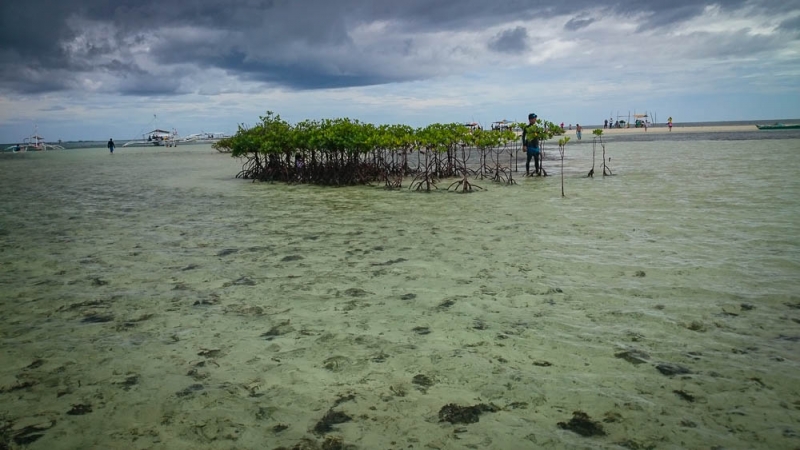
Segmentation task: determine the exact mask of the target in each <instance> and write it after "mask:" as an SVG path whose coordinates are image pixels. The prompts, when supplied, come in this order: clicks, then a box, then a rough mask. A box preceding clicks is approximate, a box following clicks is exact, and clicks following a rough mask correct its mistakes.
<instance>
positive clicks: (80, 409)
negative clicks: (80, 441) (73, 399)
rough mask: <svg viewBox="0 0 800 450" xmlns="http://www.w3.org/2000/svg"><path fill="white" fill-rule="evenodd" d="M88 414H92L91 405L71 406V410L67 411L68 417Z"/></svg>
mask: <svg viewBox="0 0 800 450" xmlns="http://www.w3.org/2000/svg"><path fill="white" fill-rule="evenodd" d="M90 412H92V405H86V404H78V405H72V409H70V410H69V411H67V414H69V415H70V416H82V415H84V414H89V413H90Z"/></svg>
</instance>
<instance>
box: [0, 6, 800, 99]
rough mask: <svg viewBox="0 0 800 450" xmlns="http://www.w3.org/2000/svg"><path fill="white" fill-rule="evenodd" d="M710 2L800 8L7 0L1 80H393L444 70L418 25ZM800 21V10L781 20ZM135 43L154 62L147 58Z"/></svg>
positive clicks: (493, 22)
mask: <svg viewBox="0 0 800 450" xmlns="http://www.w3.org/2000/svg"><path fill="white" fill-rule="evenodd" d="M708 5H717V6H718V7H719V8H721V9H722V10H734V9H736V8H739V7H742V6H745V5H746V6H749V7H753V8H756V9H759V10H761V11H768V12H771V11H774V12H775V13H776V14H777V13H781V12H791V11H797V10H798V9H800V0H788V1H786V0H761V1H759V2H749V1H748V0H721V1H718V2H714V3H710V2H698V1H696V0H673V1H670V2H629V1H621V0H620V1H617V0H615V1H609V2H603V3H598V2H597V1H590V0H574V1H573V2H552V1H549V0H548V1H544V0H507V1H504V2H503V3H501V4H499V5H498V4H496V3H493V2H487V1H486V0H439V1H435V0H434V1H431V0H405V1H397V0H373V1H367V0H338V1H335V2H333V1H330V0H230V1H227V2H220V1H218V0H194V1H191V2H187V1H185V0H118V1H114V2H109V1H107V0H71V1H60V2H54V1H52V0H9V1H5V2H2V3H0V76H1V77H2V78H0V91H4V92H17V93H36V92H47V91H54V90H65V89H82V88H81V86H84V85H85V84H86V83H85V82H86V80H89V81H98V79H100V78H102V77H117V82H108V80H107V79H102V81H105V82H104V83H99V82H98V85H99V86H100V87H99V88H98V89H107V90H115V91H113V92H120V91H121V92H123V93H126V94H135V95H153V94H158V95H164V94H169V93H180V92H183V91H182V88H181V86H182V84H181V81H180V80H178V79H174V78H170V79H168V80H167V81H165V80H164V78H168V77H166V75H169V76H170V77H176V76H179V75H175V74H174V73H172V72H169V73H167V74H166V75H165V72H164V70H166V69H164V68H165V67H169V66H170V65H175V64H182V65H186V66H191V67H195V68H196V69H195V70H200V69H209V68H211V69H221V70H222V71H224V72H225V73H227V74H228V75H231V76H233V77H238V78H239V79H242V80H253V81H261V82H267V83H270V84H274V85H282V86H287V87H290V88H294V89H317V88H327V87H344V86H360V85H369V84H382V83H390V82H395V81H404V80H409V79H422V78H425V77H428V76H432V75H435V74H437V69H436V68H431V67H425V66H424V64H420V63H419V61H418V60H415V59H413V58H414V57H415V53H416V52H415V50H416V49H417V47H416V46H417V45H418V44H417V43H416V41H415V36H416V35H418V34H424V33H430V32H437V31H467V32H469V31H481V30H485V29H487V28H489V27H498V28H502V25H503V24H505V23H510V22H512V21H522V22H523V23H525V21H529V20H531V19H535V18H540V19H547V18H550V17H555V16H565V15H566V16H569V15H571V16H574V18H573V19H572V20H570V21H569V22H567V23H566V24H565V25H564V29H565V30H567V31H576V30H580V29H582V28H585V27H586V26H588V25H589V24H591V23H592V21H593V20H594V19H593V18H590V17H588V16H584V15H582V14H581V11H592V13H591V14H592V17H594V18H596V19H599V18H600V17H601V16H602V15H603V14H628V15H632V16H633V15H639V16H638V17H640V19H641V20H644V21H645V22H644V23H643V25H641V27H640V30H641V31H647V30H652V29H660V28H665V29H667V28H669V27H670V26H673V25H674V24H676V23H679V22H681V21H684V20H687V19H691V18H693V17H696V16H697V15H699V14H701V13H703V11H704V9H705V8H706V7H707V6H708ZM381 22H384V23H386V24H388V25H386V26H387V27H388V29H387V31H386V33H387V34H389V33H393V34H392V35H397V36H399V37H398V38H397V42H392V41H391V40H390V39H389V40H388V41H387V43H386V44H385V45H386V46H385V47H381V48H372V47H370V45H371V42H354V41H353V39H356V38H354V37H353V36H356V35H357V33H354V30H357V29H358V27H360V26H365V25H371V24H375V23H381ZM797 27H798V20H797V19H792V20H789V21H787V22H784V24H783V25H782V26H781V29H785V30H790V31H791V30H796V29H797ZM527 34H528V32H527V30H526V29H525V28H524V27H517V28H509V29H506V30H504V31H501V32H500V33H499V34H497V35H496V36H495V38H494V39H492V40H491V41H490V42H489V43H488V47H489V48H490V49H493V50H495V51H501V52H520V51H523V50H525V49H526V46H527V45H528V44H527ZM370 36H373V35H370ZM365 39H370V38H365ZM428 45H430V44H428ZM141 48H144V49H145V50H141ZM364 48H369V49H370V51H369V52H364ZM136 51H139V52H145V56H146V57H147V59H149V60H151V61H152V62H153V64H149V65H143V62H142V61H141V60H140V59H141V58H139V59H137V58H136V55H135V54H134V53H135V52H136ZM139 56H141V53H139ZM440 64H445V63H441V62H440ZM184 89H185V88H184Z"/></svg>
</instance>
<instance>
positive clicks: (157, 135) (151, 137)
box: [122, 128, 179, 147]
mask: <svg viewBox="0 0 800 450" xmlns="http://www.w3.org/2000/svg"><path fill="white" fill-rule="evenodd" d="M178 142H179V139H178V132H177V131H176V130H175V129H173V130H172V131H171V132H170V131H166V130H160V129H158V128H156V129H155V130H153V131H150V132H148V133H145V134H144V135H142V140H139V141H128V142H126V143H125V144H123V145H122V146H123V147H138V146H151V145H155V146H164V147H177V146H178Z"/></svg>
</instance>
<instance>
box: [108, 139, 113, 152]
mask: <svg viewBox="0 0 800 450" xmlns="http://www.w3.org/2000/svg"><path fill="white" fill-rule="evenodd" d="M106 147H108V151H109V152H111V153H112V154H113V153H114V139H111V138H109V139H108V144H107V145H106Z"/></svg>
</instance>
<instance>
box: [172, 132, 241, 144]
mask: <svg viewBox="0 0 800 450" xmlns="http://www.w3.org/2000/svg"><path fill="white" fill-rule="evenodd" d="M228 137H230V136H228V135H227V134H225V133H221V132H214V133H195V134H190V135H188V136H184V137H182V138H181V139H180V140H178V142H180V143H185V144H213V143H214V142H218V141H220V140H221V139H225V138H228Z"/></svg>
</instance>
